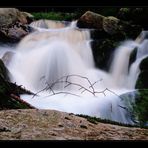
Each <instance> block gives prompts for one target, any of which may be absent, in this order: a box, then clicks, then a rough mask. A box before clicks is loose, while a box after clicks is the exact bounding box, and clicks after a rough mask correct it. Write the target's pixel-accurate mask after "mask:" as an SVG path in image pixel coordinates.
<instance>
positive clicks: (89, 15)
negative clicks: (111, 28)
mask: <svg viewBox="0 0 148 148" xmlns="http://www.w3.org/2000/svg"><path fill="white" fill-rule="evenodd" d="M103 19H104V16H102V15H100V14H97V13H94V12H91V11H87V12H86V13H84V14H83V15H82V16H81V17H80V18H79V19H78V22H77V26H78V27H80V28H95V29H98V30H103Z"/></svg>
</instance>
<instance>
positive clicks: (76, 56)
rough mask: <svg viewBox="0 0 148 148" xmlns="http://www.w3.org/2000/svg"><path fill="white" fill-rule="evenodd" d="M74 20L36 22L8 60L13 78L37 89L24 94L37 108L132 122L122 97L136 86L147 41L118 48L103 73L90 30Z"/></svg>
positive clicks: (127, 43)
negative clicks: (97, 64) (133, 58)
mask: <svg viewBox="0 0 148 148" xmlns="http://www.w3.org/2000/svg"><path fill="white" fill-rule="evenodd" d="M75 24H76V22H73V23H71V24H67V25H66V24H64V23H61V22H56V23H55V22H53V21H46V22H45V21H44V22H43V21H39V22H34V23H32V24H31V25H32V26H33V27H34V28H35V29H36V31H35V32H34V33H31V34H30V35H28V36H26V37H25V38H24V39H23V40H22V41H21V42H20V43H19V44H18V46H17V47H16V49H15V50H13V52H15V53H14V54H13V56H12V57H11V61H10V62H9V64H7V67H8V69H9V70H10V72H11V74H12V75H11V81H12V82H16V83H17V84H19V85H23V86H24V87H25V88H26V89H29V90H31V91H32V92H34V93H37V96H31V95H22V96H21V98H22V99H23V100H25V101H27V102H29V103H30V104H32V105H33V106H35V107H37V108H39V109H55V110H60V111H64V112H72V113H76V114H86V115H90V116H96V117H100V118H106V119H110V120H114V121H118V122H122V123H131V124H132V121H131V119H130V117H129V115H128V112H127V110H125V109H124V108H122V107H124V106H125V103H124V101H123V100H122V99H121V98H120V97H118V96H119V95H121V94H124V93H126V92H130V91H132V90H134V87H135V83H136V80H137V77H138V74H139V72H140V71H139V67H138V66H139V63H140V61H141V60H142V59H143V58H144V56H147V54H148V51H147V49H148V48H147V49H145V47H146V44H147V40H144V38H143V39H142V41H140V43H139V40H140V39H141V38H139V39H138V41H125V42H123V43H122V44H121V46H120V47H119V48H117V49H116V50H115V53H114V57H113V60H112V64H111V67H110V71H109V72H105V71H102V70H100V69H97V68H95V66H94V65H95V64H94V60H93V56H92V50H91V47H90V44H89V43H90V41H91V39H90V32H89V30H87V29H79V28H77V27H76V26H75ZM142 37H143V36H142ZM135 47H137V48H138V53H137V59H136V61H135V62H134V63H133V64H132V65H131V66H130V69H129V58H130V54H131V52H132V51H133V49H134V48H135ZM5 51H9V50H8V49H7V50H5ZM2 55H4V51H3V52H1V54H0V56H1V57H2Z"/></svg>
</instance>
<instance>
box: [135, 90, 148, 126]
mask: <svg viewBox="0 0 148 148" xmlns="http://www.w3.org/2000/svg"><path fill="white" fill-rule="evenodd" d="M133 109H134V113H135V116H136V117H137V118H138V120H139V124H140V125H141V126H144V125H145V124H148V89H142V90H138V95H137V96H136V100H135V104H134V106H133Z"/></svg>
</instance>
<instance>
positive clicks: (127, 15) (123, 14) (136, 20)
mask: <svg viewBox="0 0 148 148" xmlns="http://www.w3.org/2000/svg"><path fill="white" fill-rule="evenodd" d="M117 18H119V19H121V20H125V21H130V22H131V23H132V24H138V25H141V26H142V28H143V29H144V30H147V29H148V22H147V21H146V20H147V19H148V9H147V8H121V9H120V10H119V12H118V14H117Z"/></svg>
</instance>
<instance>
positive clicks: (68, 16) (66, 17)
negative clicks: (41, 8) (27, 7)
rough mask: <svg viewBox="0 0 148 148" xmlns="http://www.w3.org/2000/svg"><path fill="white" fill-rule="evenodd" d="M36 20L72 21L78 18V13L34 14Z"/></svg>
mask: <svg viewBox="0 0 148 148" xmlns="http://www.w3.org/2000/svg"><path fill="white" fill-rule="evenodd" d="M32 15H33V16H34V19H35V20H39V19H48V20H59V21H71V20H74V19H76V18H77V14H76V13H62V12H32Z"/></svg>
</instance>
